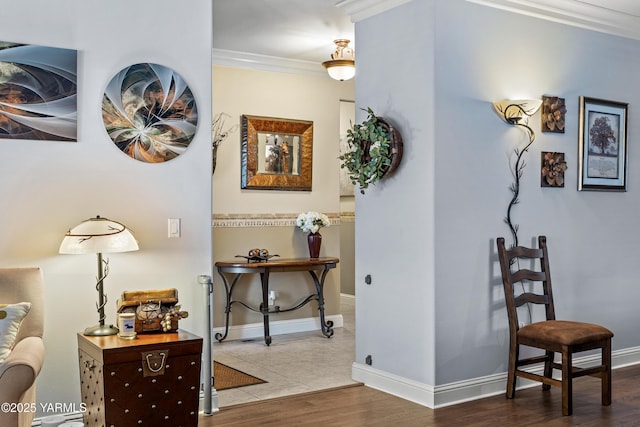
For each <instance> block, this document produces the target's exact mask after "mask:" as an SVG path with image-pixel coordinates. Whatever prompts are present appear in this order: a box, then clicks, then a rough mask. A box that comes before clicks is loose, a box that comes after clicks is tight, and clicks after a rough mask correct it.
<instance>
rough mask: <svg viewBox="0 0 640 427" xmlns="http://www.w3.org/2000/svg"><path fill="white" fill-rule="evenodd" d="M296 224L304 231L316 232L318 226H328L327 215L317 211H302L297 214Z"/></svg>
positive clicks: (318, 228)
mask: <svg viewBox="0 0 640 427" xmlns="http://www.w3.org/2000/svg"><path fill="white" fill-rule="evenodd" d="M296 225H297V226H298V228H300V230H302V231H304V232H309V233H317V232H318V230H320V228H322V227H328V226H329V217H328V216H326V215H325V214H323V213H319V212H313V211H310V212H306V213H305V212H303V213H301V214H300V215H298V218H297V219H296Z"/></svg>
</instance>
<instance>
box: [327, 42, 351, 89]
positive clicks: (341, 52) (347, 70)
mask: <svg viewBox="0 0 640 427" xmlns="http://www.w3.org/2000/svg"><path fill="white" fill-rule="evenodd" d="M333 42H334V43H335V44H336V51H335V52H333V53H332V54H331V61H325V62H323V63H322V66H323V67H324V68H326V69H327V72H328V73H329V76H331V78H332V79H335V80H340V81H344V80H349V79H351V78H353V76H355V74H356V61H355V53H354V51H353V48H351V47H349V42H350V40H347V39H338V40H334V41H333Z"/></svg>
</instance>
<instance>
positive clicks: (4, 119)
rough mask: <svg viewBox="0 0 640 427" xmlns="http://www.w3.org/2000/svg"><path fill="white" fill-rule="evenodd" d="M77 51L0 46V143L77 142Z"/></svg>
mask: <svg viewBox="0 0 640 427" xmlns="http://www.w3.org/2000/svg"><path fill="white" fill-rule="evenodd" d="M76 95H77V51H76V50H71V49H62V48H55V47H46V46H38V45H29V44H19V43H11V42H1V41H0V139H34V140H48V141H77V132H78V131H77V116H78V114H77V97H76Z"/></svg>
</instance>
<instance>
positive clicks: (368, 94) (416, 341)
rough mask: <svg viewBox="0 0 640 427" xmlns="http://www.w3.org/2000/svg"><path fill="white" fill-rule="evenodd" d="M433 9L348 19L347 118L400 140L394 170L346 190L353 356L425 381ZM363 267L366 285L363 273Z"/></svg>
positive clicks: (430, 359) (431, 336)
mask: <svg viewBox="0 0 640 427" xmlns="http://www.w3.org/2000/svg"><path fill="white" fill-rule="evenodd" d="M433 19H434V11H433V6H432V2H430V1H427V2H423V1H415V2H411V3H408V4H406V5H404V6H400V7H398V8H397V9H393V10H391V11H389V12H387V13H384V14H382V15H378V16H374V17H372V18H370V19H367V20H365V21H362V22H358V23H356V46H362V50H360V48H359V49H358V52H357V67H358V75H357V78H356V108H357V110H356V121H357V122H360V121H361V120H362V119H364V118H365V117H366V113H365V112H364V111H361V110H360V108H366V107H371V108H372V109H373V111H374V112H375V113H376V114H377V115H379V116H383V117H385V118H387V119H388V120H389V121H390V122H391V123H392V124H394V125H395V126H396V127H397V128H398V129H400V132H401V133H402V137H403V140H404V154H403V159H402V163H401V165H400V168H399V169H398V171H397V172H396V173H395V174H394V175H393V176H392V177H391V178H389V179H388V180H384V181H382V182H380V183H379V184H377V185H376V186H374V187H370V188H369V189H367V190H366V194H365V195H361V194H360V193H359V191H357V190H356V212H357V220H356V301H357V303H356V325H357V333H356V363H361V364H363V363H364V361H365V358H366V356H367V355H371V356H372V360H373V364H372V368H374V369H381V370H384V371H387V372H390V373H393V374H395V375H399V376H401V377H406V378H411V379H413V380H415V381H419V382H421V383H426V384H433V383H434V382H435V377H434V372H435V365H434V364H435V358H434V356H435V353H434V343H435V322H434V320H435V307H434V304H433V302H434V296H435V282H434V265H433V262H434V260H435V254H434V246H433V245H434V238H435V234H434V233H435V230H434V222H435V217H434V214H435V211H434V203H433V197H434V189H435V182H434V163H435V158H434V143H433V141H434V136H433V132H434V121H433V118H434V109H433V99H434V98H433V82H434V72H433V57H434V54H433V52H434V35H435V34H434V28H433ZM367 274H370V275H371V276H372V279H373V280H372V284H371V285H366V284H365V283H364V277H365V276H366V275H367Z"/></svg>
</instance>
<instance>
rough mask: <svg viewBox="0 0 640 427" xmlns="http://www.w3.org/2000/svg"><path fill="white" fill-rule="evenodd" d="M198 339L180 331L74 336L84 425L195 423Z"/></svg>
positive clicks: (186, 426) (126, 426) (121, 426)
mask: <svg viewBox="0 0 640 427" xmlns="http://www.w3.org/2000/svg"><path fill="white" fill-rule="evenodd" d="M201 353H202V338H200V337H198V336H196V335H193V334H191V333H189V332H186V331H182V330H179V331H177V332H173V333H166V334H143V335H138V336H137V338H136V339H133V340H123V339H120V338H118V336H117V335H111V336H97V337H93V336H85V335H82V334H78V354H79V365H80V366H79V367H80V385H81V396H82V402H83V403H84V404H85V405H86V412H85V413H84V416H83V418H84V425H85V427H97V426H100V427H111V426H113V427H130V426H137V425H145V426H146V425H151V426H172V427H180V426H182V427H192V426H196V425H197V424H198V403H199V398H200V363H201V362H200V361H201Z"/></svg>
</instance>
